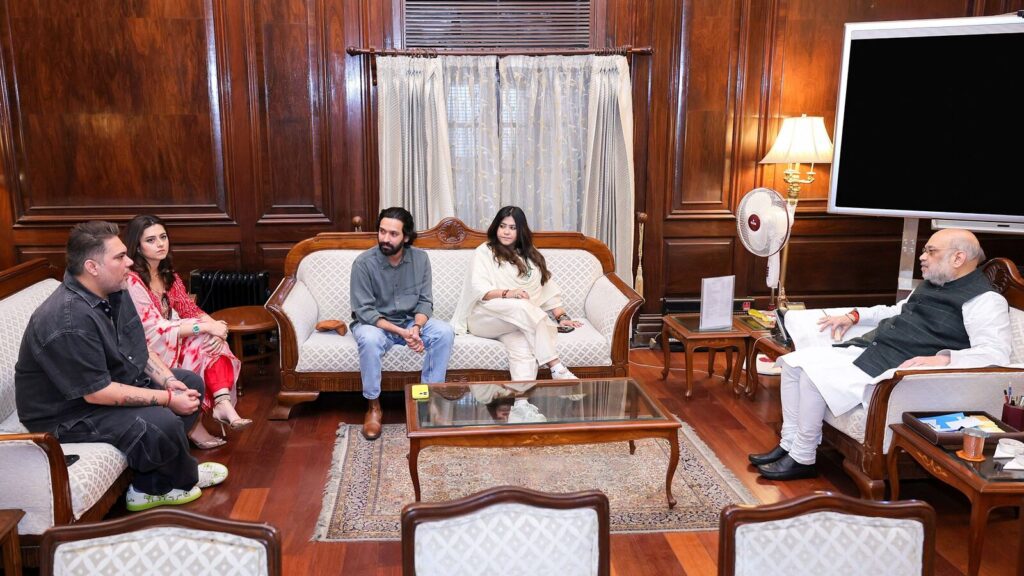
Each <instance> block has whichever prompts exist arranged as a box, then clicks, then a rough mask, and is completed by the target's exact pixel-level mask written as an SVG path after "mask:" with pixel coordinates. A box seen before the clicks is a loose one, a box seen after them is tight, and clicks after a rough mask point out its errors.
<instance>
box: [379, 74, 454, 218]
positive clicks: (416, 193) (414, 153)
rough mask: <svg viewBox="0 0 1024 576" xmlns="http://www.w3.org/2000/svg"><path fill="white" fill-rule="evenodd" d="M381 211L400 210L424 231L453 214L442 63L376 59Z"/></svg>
mask: <svg viewBox="0 0 1024 576" xmlns="http://www.w3.org/2000/svg"><path fill="white" fill-rule="evenodd" d="M377 133H378V139H379V143H378V150H379V152H380V153H379V161H380V203H381V208H387V207H389V206H402V207H404V208H405V209H407V210H408V211H409V212H410V213H411V214H412V216H413V219H414V220H415V221H416V228H418V229H420V230H423V229H426V228H430V227H431V226H433V225H435V224H437V222H438V221H439V220H440V219H441V218H443V217H445V216H451V215H453V214H455V206H454V202H453V194H452V160H451V153H450V149H449V144H448V113H447V111H446V109H445V96H444V83H443V80H442V64H441V61H440V60H439V59H437V58H409V57H406V56H393V57H378V58H377Z"/></svg>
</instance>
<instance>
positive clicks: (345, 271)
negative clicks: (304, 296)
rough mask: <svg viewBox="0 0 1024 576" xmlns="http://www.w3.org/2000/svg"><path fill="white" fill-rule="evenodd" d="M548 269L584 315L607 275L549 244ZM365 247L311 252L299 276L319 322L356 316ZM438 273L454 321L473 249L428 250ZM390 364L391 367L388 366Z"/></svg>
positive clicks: (439, 307) (576, 312) (571, 308)
mask: <svg viewBox="0 0 1024 576" xmlns="http://www.w3.org/2000/svg"><path fill="white" fill-rule="evenodd" d="M541 253H542V254H544V259H545V260H546V261H547V265H548V270H550V271H551V275H552V277H553V278H555V280H556V281H557V282H558V285H559V286H560V287H561V288H562V293H563V303H564V305H565V309H566V312H568V313H569V315H570V316H572V317H574V318H576V317H581V316H584V314H585V311H584V302H586V299H587V294H588V293H589V292H590V289H591V287H592V286H593V285H594V282H595V281H596V280H597V279H598V278H600V277H601V276H604V271H603V270H602V269H601V262H600V261H599V260H598V259H597V258H596V257H595V256H594V255H593V254H591V253H589V252H587V251H585V250H570V249H544V250H541ZM359 254H361V251H360V250H320V251H317V252H314V253H312V254H308V255H306V256H305V257H304V258H303V259H302V262H300V263H299V268H298V271H297V272H296V274H295V276H296V279H297V280H298V281H299V282H302V283H303V284H304V285H305V287H306V289H307V290H309V293H310V295H312V297H313V300H314V303H315V305H316V307H317V321H320V320H345V321H348V320H350V319H351V318H352V307H351V305H350V302H349V280H350V276H351V274H352V263H353V262H354V261H355V259H356V257H358V256H359ZM427 254H428V255H429V257H430V268H431V272H432V275H433V291H434V316H435V317H437V318H440V319H444V320H451V318H452V315H453V314H455V307H456V306H457V305H458V303H459V298H460V297H461V295H462V287H463V284H464V283H465V280H466V274H465V273H466V270H467V269H468V268H469V263H470V259H471V258H472V256H473V251H472V250H427ZM386 369H387V368H385V370H386Z"/></svg>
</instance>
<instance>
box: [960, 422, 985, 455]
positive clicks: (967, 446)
mask: <svg viewBox="0 0 1024 576" xmlns="http://www.w3.org/2000/svg"><path fill="white" fill-rule="evenodd" d="M987 436H988V434H987V433H986V432H984V431H982V430H978V429H977V428H964V456H966V457H967V458H969V459H980V458H982V453H983V452H984V451H985V438H986V437H987Z"/></svg>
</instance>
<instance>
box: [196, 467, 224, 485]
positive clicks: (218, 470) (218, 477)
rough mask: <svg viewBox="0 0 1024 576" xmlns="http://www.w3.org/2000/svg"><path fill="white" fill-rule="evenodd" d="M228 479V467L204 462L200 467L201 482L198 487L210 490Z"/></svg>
mask: <svg viewBox="0 0 1024 576" xmlns="http://www.w3.org/2000/svg"><path fill="white" fill-rule="evenodd" d="M227 478H228V467H227V466H225V465H223V464H218V463H216V462H203V463H202V464H200V465H199V482H198V483H196V486H198V487H200V488H209V487H210V486H216V485H217V484H220V483H221V482H223V481H225V480H227Z"/></svg>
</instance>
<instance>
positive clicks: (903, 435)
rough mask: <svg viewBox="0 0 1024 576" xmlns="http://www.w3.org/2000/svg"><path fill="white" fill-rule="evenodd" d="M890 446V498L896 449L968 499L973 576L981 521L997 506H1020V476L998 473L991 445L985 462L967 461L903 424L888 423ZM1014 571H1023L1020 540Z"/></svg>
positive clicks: (895, 495)
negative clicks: (969, 504) (1011, 476)
mask: <svg viewBox="0 0 1024 576" xmlns="http://www.w3.org/2000/svg"><path fill="white" fill-rule="evenodd" d="M890 428H892V431H893V437H892V446H891V447H890V448H889V454H888V457H887V464H888V467H889V482H890V484H889V485H890V490H891V491H892V494H891V498H892V500H899V497H900V479H899V467H898V466H897V461H898V459H899V452H900V450H902V451H904V452H906V453H907V454H909V455H910V457H911V458H913V459H914V460H916V461H917V463H918V464H920V465H921V466H922V467H923V468H924V469H925V470H927V471H928V473H929V474H931V475H932V476H935V477H936V478H938V479H939V480H941V481H943V482H945V483H946V484H949V485H950V486H952V487H953V488H956V489H957V490H959V491H960V492H962V493H963V495H964V496H967V499H968V500H970V501H971V522H970V530H969V532H968V541H967V545H968V548H967V575H968V576H976V575H977V574H978V568H980V566H981V549H982V544H983V543H984V538H985V524H986V523H988V513H989V512H990V511H991V510H992V509H993V508H999V507H1001V506H1016V507H1018V508H1019V507H1020V506H1021V505H1022V504H1024V502H1022V498H1024V475H1021V476H1022V479H1020V480H1017V479H1013V480H1007V479H1003V478H1005V476H1006V474H1007V473H1006V472H999V469H1001V466H1000V465H996V466H993V460H992V453H993V452H994V451H995V445H994V444H989V445H986V446H985V455H986V456H987V459H986V461H985V462H978V463H974V462H967V461H965V460H961V459H960V458H958V457H956V455H954V453H953V452H954V451H953V450H946V449H944V448H942V447H941V446H936V445H935V444H932V443H931V442H929V441H927V440H925V439H924V437H923V436H921V435H920V434H918V433H917V432H914V431H913V430H912V429H911V428H909V427H908V426H907V425H906V424H892V425H891V426H890ZM1021 522H1022V526H1021V538H1022V540H1024V514H1021ZM1017 546H1018V548H1017V574H1018V575H1022V574H1024V541H1021V542H1019V543H1018V545H1017Z"/></svg>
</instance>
